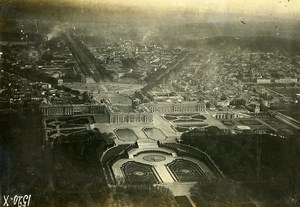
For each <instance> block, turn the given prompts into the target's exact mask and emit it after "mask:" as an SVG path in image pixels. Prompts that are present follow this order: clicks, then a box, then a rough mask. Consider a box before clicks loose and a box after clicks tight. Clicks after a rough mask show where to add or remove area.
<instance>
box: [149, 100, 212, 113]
mask: <svg viewBox="0 0 300 207" xmlns="http://www.w3.org/2000/svg"><path fill="white" fill-rule="evenodd" d="M145 106H146V107H147V108H148V109H149V110H150V111H151V112H205V111H206V105H205V103H200V102H181V103H173V102H150V103H146V104H145Z"/></svg>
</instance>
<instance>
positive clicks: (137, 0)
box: [4, 0, 300, 19]
mask: <svg viewBox="0 0 300 207" xmlns="http://www.w3.org/2000/svg"><path fill="white" fill-rule="evenodd" d="M4 1H5V0H4ZM6 1H8V0H6ZM10 1H14V0H10ZM15 1H16V0H15ZM28 1H31V2H39V3H41V2H55V3H56V4H57V3H60V2H67V3H68V4H72V5H78V6H83V7H88V6H92V7H95V6H96V5H97V6H101V5H106V6H111V7H112V8H113V6H114V5H117V6H126V7H128V6H129V7H132V8H137V9H147V10H149V9H155V10H158V11H161V12H163V11H168V10H175V9H180V10H193V11H199V12H207V11H208V12H210V11H211V12H216V13H217V12H221V13H223V12H234V13H246V14H257V15H266V16H274V17H285V18H291V19H300V0H28Z"/></svg>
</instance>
